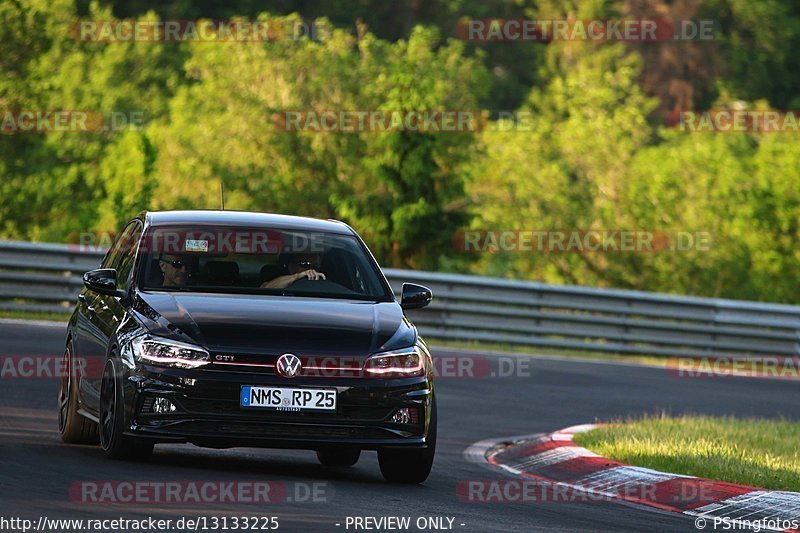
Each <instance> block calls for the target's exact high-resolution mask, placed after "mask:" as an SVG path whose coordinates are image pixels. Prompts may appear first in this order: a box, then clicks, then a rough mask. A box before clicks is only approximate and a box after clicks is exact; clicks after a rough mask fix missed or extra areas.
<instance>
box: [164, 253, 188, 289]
mask: <svg viewBox="0 0 800 533" xmlns="http://www.w3.org/2000/svg"><path fill="white" fill-rule="evenodd" d="M158 265H159V267H160V268H161V272H162V273H163V274H164V283H163V286H164V287H184V286H186V284H187V283H188V282H189V258H188V257H186V256H184V255H180V254H169V253H165V254H161V257H160V258H159V260H158Z"/></svg>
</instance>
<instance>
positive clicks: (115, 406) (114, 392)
mask: <svg viewBox="0 0 800 533" xmlns="http://www.w3.org/2000/svg"><path fill="white" fill-rule="evenodd" d="M124 431H125V400H124V395H123V393H122V378H121V374H120V372H119V371H118V370H117V366H116V364H115V363H114V360H113V359H109V360H108V361H106V366H105V368H104V369H103V380H102V383H101V385H100V431H99V432H100V446H101V447H102V448H103V451H104V452H105V454H106V455H107V456H108V457H110V458H111V459H122V460H143V459H147V458H148V457H150V455H151V454H152V453H153V443H152V442H149V441H146V440H143V439H137V438H135V437H130V436H128V435H124V434H123V432H124Z"/></svg>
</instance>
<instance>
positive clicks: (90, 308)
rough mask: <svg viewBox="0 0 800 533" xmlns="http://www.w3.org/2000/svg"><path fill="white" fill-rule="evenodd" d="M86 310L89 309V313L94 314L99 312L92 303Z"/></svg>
mask: <svg viewBox="0 0 800 533" xmlns="http://www.w3.org/2000/svg"><path fill="white" fill-rule="evenodd" d="M86 310H87V311H89V314H90V315H92V316H94V315H96V314H97V312H96V311H95V309H94V307H92V306H91V305H90V306H89V307H87V308H86Z"/></svg>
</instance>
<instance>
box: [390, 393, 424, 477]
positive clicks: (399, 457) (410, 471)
mask: <svg viewBox="0 0 800 533" xmlns="http://www.w3.org/2000/svg"><path fill="white" fill-rule="evenodd" d="M436 418H437V417H436V401H435V400H434V403H433V409H432V411H431V423H430V428H429V429H428V438H427V439H426V440H427V444H428V447H427V448H424V449H421V450H391V449H388V450H378V464H379V465H380V467H381V474H383V477H384V479H386V481H389V482H391V483H422V482H423V481H425V480H426V479H428V476H429V475H430V473H431V468H432V467H433V456H434V454H435V453H436V426H437V422H436Z"/></svg>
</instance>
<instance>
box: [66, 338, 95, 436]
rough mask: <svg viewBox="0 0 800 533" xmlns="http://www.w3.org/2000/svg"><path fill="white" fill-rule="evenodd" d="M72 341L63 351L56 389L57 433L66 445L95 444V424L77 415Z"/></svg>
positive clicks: (76, 387) (75, 372) (75, 373)
mask: <svg viewBox="0 0 800 533" xmlns="http://www.w3.org/2000/svg"><path fill="white" fill-rule="evenodd" d="M73 358H74V356H73V351H72V341H70V342H68V343H67V347H66V348H65V349H64V361H63V365H62V370H63V372H64V374H63V375H62V376H61V383H60V385H59V388H58V432H59V433H60V434H61V440H62V441H63V442H66V443H67V444H97V443H98V441H99V436H98V434H97V424H95V423H94V422H92V421H91V420H89V419H88V418H86V417H84V416H81V415H80V413H78V380H77V371H76V369H75V363H74V360H73Z"/></svg>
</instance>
